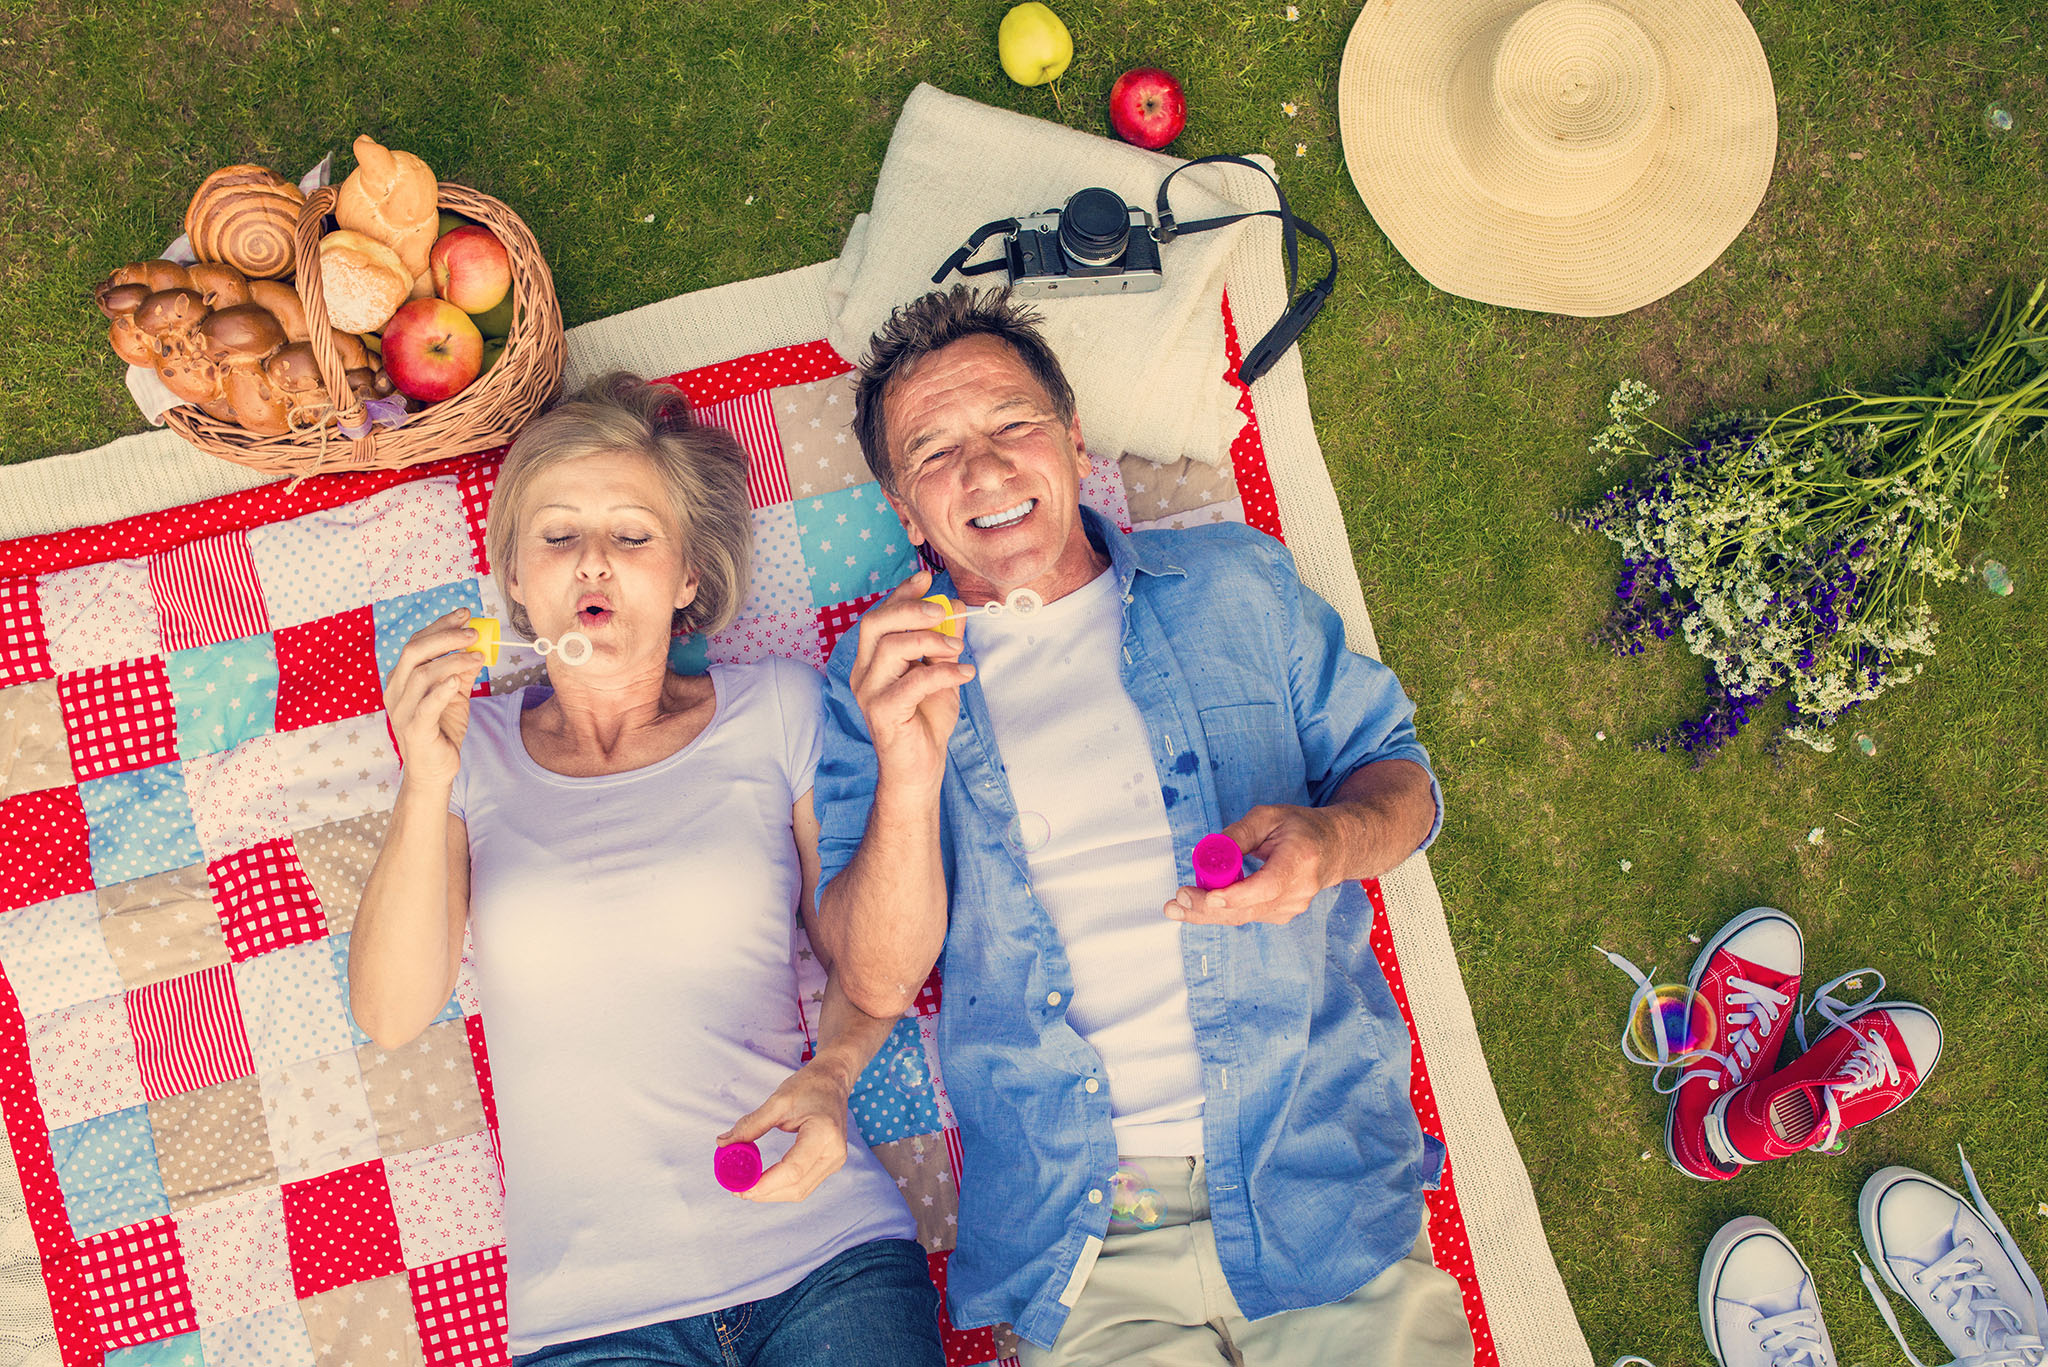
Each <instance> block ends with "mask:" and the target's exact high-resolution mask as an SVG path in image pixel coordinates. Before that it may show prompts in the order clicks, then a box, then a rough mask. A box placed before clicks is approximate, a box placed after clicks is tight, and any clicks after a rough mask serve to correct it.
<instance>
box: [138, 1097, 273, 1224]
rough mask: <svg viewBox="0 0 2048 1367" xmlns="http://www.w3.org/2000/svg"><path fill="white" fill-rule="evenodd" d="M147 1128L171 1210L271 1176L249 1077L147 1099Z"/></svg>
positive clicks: (259, 1106)
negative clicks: (151, 1135)
mask: <svg viewBox="0 0 2048 1367" xmlns="http://www.w3.org/2000/svg"><path fill="white" fill-rule="evenodd" d="M149 1127H150V1129H151V1130H153V1131H154V1132H155V1134H156V1161H157V1167H158V1169H159V1170H160V1171H161V1172H162V1173H163V1179H164V1194H165V1195H166V1196H168V1197H169V1198H170V1201H171V1209H172V1210H183V1209H184V1208H185V1207H186V1206H194V1205H198V1204H199V1203H201V1202H202V1201H213V1200H218V1199H219V1198H221V1197H223V1196H229V1195H232V1194H234V1193H235V1192H238V1191H244V1190H247V1189H248V1188H250V1187H255V1186H265V1185H268V1184H270V1183H273V1182H275V1181H277V1163H276V1161H275V1160H274V1159H273V1158H272V1157H271V1153H270V1133H269V1130H268V1128H267V1127H266V1126H265V1125H264V1122H263V1090H262V1087H261V1085H260V1084H259V1083H258V1082H257V1081H256V1079H255V1078H253V1077H243V1078H236V1079H235V1080H234V1081H233V1082H223V1083H221V1084H219V1085H218V1086H214V1087H202V1088H200V1089H199V1090H198V1091H196V1092H180V1093H179V1094H178V1095H176V1096H168V1097H165V1098H163V1099H162V1100H160V1101H152V1102H150V1103H149Z"/></svg>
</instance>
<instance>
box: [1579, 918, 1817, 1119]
mask: <svg viewBox="0 0 2048 1367" xmlns="http://www.w3.org/2000/svg"><path fill="white" fill-rule="evenodd" d="M1593 948H1594V949H1596V950H1599V951H1600V953H1601V954H1603V955H1605V956H1606V958H1607V961H1608V962H1609V963H1611V964H1613V965H1614V966H1615V967H1616V968H1618V969H1620V970H1621V971H1622V972H1624V973H1626V974H1628V976H1629V977H1630V978H1632V979H1634V980H1635V984H1636V991H1635V995H1634V996H1632V997H1630V998H1629V1003H1628V1017H1627V1019H1628V1020H1630V1021H1633V1020H1635V1018H1636V1012H1637V1011H1638V1010H1639V1009H1640V1008H1641V1007H1642V1004H1643V1001H1644V999H1645V998H1647V997H1649V996H1650V994H1651V993H1653V992H1655V991H1656V990H1657V987H1656V984H1655V983H1654V982H1653V981H1652V979H1653V978H1654V977H1655V975H1656V972H1657V970H1656V968H1654V967H1652V968H1651V969H1650V971H1649V972H1648V973H1644V972H1643V971H1642V970H1641V969H1639V968H1637V967H1636V966H1635V965H1634V964H1632V963H1630V962H1629V961H1628V960H1627V959H1624V958H1623V957H1622V956H1621V955H1619V954H1616V953H1614V952H1612V951H1611V950H1607V949H1602V948H1601V947H1600V946H1599V945H1594V946H1593ZM1838 981H1839V980H1838ZM1833 985H1834V984H1832V983H1830V984H1829V986H1831V987H1832V986H1833ZM1727 986H1728V992H1727V996H1726V997H1725V998H1723V1001H1724V1002H1725V1004H1726V1005H1727V1006H1729V1007H1731V1008H1733V1009H1732V1010H1731V1011H1730V1012H1729V1014H1728V1026H1729V1030H1730V1035H1729V1039H1728V1052H1727V1053H1722V1052H1720V1051H1719V1050H1713V1049H1709V1050H1707V1051H1706V1052H1704V1053H1698V1054H1688V1055H1685V1056H1683V1057H1677V1056H1674V1055H1673V1054H1672V1052H1671V1041H1670V1040H1669V1039H1668V1038H1666V1036H1665V1034H1664V1018H1663V1017H1662V1016H1660V1015H1658V1014H1656V1013H1655V1012H1652V1013H1651V1016H1650V1024H1651V1029H1652V1031H1653V1032H1654V1035H1655V1038H1656V1042H1657V1055H1656V1057H1654V1058H1652V1057H1650V1056H1648V1055H1646V1054H1644V1053H1643V1052H1642V1051H1641V1050H1640V1049H1638V1048H1636V1045H1635V1041H1634V1040H1633V1039H1632V1038H1630V1036H1631V1034H1632V1033H1633V1032H1632V1031H1631V1030H1630V1029H1629V1027H1628V1026H1627V1025H1623V1026H1622V1028H1621V1053H1622V1057H1624V1058H1626V1059H1627V1060H1628V1061H1629V1062H1631V1063H1640V1064H1642V1065H1643V1066H1644V1067H1646V1068H1651V1069H1654V1070H1655V1076H1654V1078H1653V1079H1652V1080H1651V1083H1650V1085H1651V1087H1652V1088H1654V1089H1655V1090H1656V1092H1657V1093H1658V1094H1659V1095H1661V1096H1669V1095H1670V1094H1671V1093H1673V1092H1675V1091H1677V1090H1678V1089H1679V1088H1680V1087H1683V1086H1684V1085H1685V1084H1686V1083H1688V1082H1691V1081H1692V1080H1694V1079H1695V1078H1705V1079H1707V1080H1708V1081H1709V1082H1715V1083H1718V1082H1719V1081H1720V1080H1721V1074H1720V1073H1718V1072H1716V1071H1715V1070H1714V1069H1713V1068H1712V1067H1701V1066H1700V1065H1702V1064H1718V1065H1719V1066H1720V1068H1721V1069H1722V1070H1723V1071H1725V1072H1726V1074H1727V1078H1728V1081H1730V1082H1740V1081H1741V1080H1742V1075H1743V1073H1744V1072H1745V1071H1747V1069H1748V1068H1749V1065H1750V1062H1751V1060H1752V1059H1754V1058H1755V1057H1756V1054H1757V1051H1758V1049H1760V1048H1761V1047H1762V1039H1761V1035H1768V1034H1769V1033H1770V1032H1771V1028H1772V1027H1773V1026H1774V1025H1775V1024H1776V1023H1777V1020H1778V1017H1779V1015H1781V1014H1782V1013H1783V1012H1784V1009H1785V1007H1786V1006H1787V1005H1788V1004H1789V1003H1790V1002H1791V1000H1792V998H1791V997H1790V996H1788V995H1786V994H1785V993H1783V992H1780V991H1778V990H1777V989H1775V988H1771V987H1766V986H1764V985H1763V984H1762V983H1754V982H1751V981H1749V980H1748V979H1747V978H1737V977H1730V978H1729V979H1728V984H1727ZM1759 1027H1761V1033H1760V1032H1759ZM1674 1067H1676V1068H1683V1069H1685V1070H1686V1071H1684V1072H1681V1073H1679V1075H1678V1077H1677V1078H1676V1080H1674V1081H1673V1082H1672V1083H1671V1085H1670V1086H1668V1087H1667V1086H1665V1085H1664V1078H1665V1076H1666V1074H1667V1072H1668V1070H1669V1069H1671V1068H1674Z"/></svg>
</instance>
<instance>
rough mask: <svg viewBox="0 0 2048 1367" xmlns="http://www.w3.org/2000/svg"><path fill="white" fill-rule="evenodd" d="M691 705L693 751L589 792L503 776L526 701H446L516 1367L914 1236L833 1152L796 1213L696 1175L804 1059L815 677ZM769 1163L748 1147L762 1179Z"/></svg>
mask: <svg viewBox="0 0 2048 1367" xmlns="http://www.w3.org/2000/svg"><path fill="white" fill-rule="evenodd" d="M711 682H712V686H713V689H714V691H715V693H716V696H717V704H716V710H715V711H714V713H713V715H712V719H711V722H710V724H709V725H708V726H706V727H705V729H704V731H703V733H702V734H701V735H699V736H698V737H697V738H696V739H695V740H693V741H691V742H690V743H689V744H688V745H687V746H685V747H684V748H683V749H681V750H679V751H678V752H676V753H675V754H673V755H671V756H669V757H668V758H667V759H664V760H661V761H659V762H657V763H655V764H650V765H648V766H647V767H645V768H642V769H635V770H632V771H631V772H628V773H623V774H608V775H605V776H603V777H599V778H568V777H565V776H563V775H561V774H555V773H550V772H549V771H547V770H545V769H543V768H541V767H540V765H538V764H536V763H535V762H534V760H533V758H532V756H530V755H529V754H528V753H527V751H526V745H525V742H524V741H523V740H522V739H521V737H520V732H519V715H520V712H521V711H522V710H523V708H524V707H526V706H531V705H533V704H534V703H537V702H539V701H540V700H541V699H543V698H545V697H546V696H547V694H546V691H545V689H542V688H529V689H526V690H523V691H522V692H520V693H515V694H511V695H509V696H506V697H498V698H478V699H476V700H475V701H474V702H472V703H471V704H470V724H469V733H468V736H467V737H466V738H465V740H464V742H463V747H462V769H461V773H460V775H459V776H458V777H457V779H456V781H455V788H454V794H453V796H452V797H451V798H450V801H449V810H450V811H452V812H453V813H454V814H455V815H457V816H460V817H462V818H464V820H465V821H467V823H468V826H469V857H470V922H471V927H472V931H473V934H474V936H475V943H476V953H477V970H478V989H479V992H480V994H481V996H482V999H483V1004H484V1019H485V1021H486V1022H487V1026H486V1028H487V1031H488V1035H489V1042H490V1051H491V1071H492V1075H493V1081H494V1083H495V1085H496V1089H497V1104H498V1119H499V1130H500V1140H501V1144H502V1147H503V1151H504V1161H505V1232H506V1272H507V1280H508V1287H507V1308H508V1311H509V1315H510V1320H511V1349H512V1351H513V1352H514V1353H528V1352H532V1351H534V1350H535V1349H537V1348H541V1347H544V1346H546V1345H548V1344H551V1343H565V1342H571V1341H574V1340H577V1339H584V1338H590V1337H593V1336H595V1335H599V1334H607V1333H612V1332H615V1331H617V1330H621V1329H630V1328H635V1327H638V1326H641V1325H647V1324H657V1323H661V1322H663V1321H666V1320H672V1319H678V1318H681V1317H684V1316H688V1315H698V1314H703V1313H705V1312H707V1311H711V1310H718V1309H723V1308H725V1307H728V1306H732V1305H736V1304H739V1303H740V1302H743V1301H752V1300H758V1299H761V1298H762V1297H765V1296H772V1295H775V1294H776V1293H778V1292H781V1291H785V1290H787V1289H788V1288H790V1287H792V1286H794V1285H795V1284H796V1283H797V1282H799V1281H801V1280H803V1278H804V1277H805V1276H807V1275H808V1274H809V1273H810V1272H811V1271H813V1270H814V1269H815V1268H817V1267H818V1266H819V1265H821V1264H822V1263H824V1262H826V1261H827V1260H829V1259H830V1258H832V1257H833V1256H835V1255H836V1254H838V1253H840V1252H843V1251H844V1250H846V1249H848V1248H851V1247H853V1246H855V1245H857V1244H860V1243H864V1242H866V1241H868V1240H871V1239H880V1238H913V1237H915V1234H914V1226H913V1224H912V1222H911V1219H910V1213H909V1211H908V1210H906V1209H905V1208H904V1205H903V1200H902V1198H901V1196H899V1195H898V1194H897V1191H896V1185H895V1183H894V1181H893V1180H891V1179H890V1177H889V1176H888V1175H887V1174H886V1173H885V1172H884V1171H883V1170H882V1167H881V1165H880V1164H879V1163H878V1162H876V1161H875V1157H874V1155H873V1154H872V1153H870V1152H869V1151H868V1148H867V1146H866V1145H865V1144H863V1143H861V1142H860V1139H859V1137H858V1136H857V1135H855V1136H853V1137H852V1140H851V1142H850V1143H849V1144H848V1146H847V1149H848V1151H847V1155H846V1166H845V1167H844V1168H842V1169H841V1170H840V1171H839V1172H837V1173H835V1174H834V1175H833V1176H832V1177H831V1178H829V1179H827V1181H826V1182H825V1184H824V1185H823V1186H821V1187H820V1188H819V1189H818V1190H817V1192H816V1193H814V1194H813V1195H812V1196H811V1197H810V1199H809V1200H807V1201H803V1202H799V1203H796V1204H767V1205H756V1204H754V1203H752V1202H748V1201H742V1200H740V1199H739V1198H738V1197H736V1196H733V1195H732V1194H731V1193H729V1192H727V1191H725V1190H724V1189H722V1188H721V1187H720V1186H719V1185H718V1183H717V1182H716V1180H715V1179H714V1178H713V1176H712V1169H711V1155H712V1151H713V1149H714V1148H715V1147H716V1143H715V1137H716V1136H717V1135H718V1134H720V1133H721V1132H723V1131H724V1130H725V1129H726V1128H727V1127H729V1126H730V1125H731V1124H732V1123H733V1122H734V1121H735V1120H738V1119H739V1118H740V1117H741V1116H743V1115H745V1114H746V1113H747V1112H748V1111H750V1110H752V1109H754V1107H756V1106H758V1105H760V1104H761V1103H762V1102H763V1101H765V1100H767V1099H768V1096H769V1094H770V1093H772V1092H773V1091H774V1090H775V1089H776V1088H777V1087H778V1086H780V1085H781V1084H782V1082H783V1081H784V1080H785V1079H786V1078H787V1077H788V1076H789V1075H790V1073H791V1072H793V1071H794V1070H795V1069H796V1068H797V1067H798V1065H799V1061H800V1059H801V1057H802V1054H803V1047H804V1036H803V1030H802V1026H801V1023H800V1021H799V1019H798V1015H797V985H796V969H795V964H794V961H793V953H794V945H793V942H792V934H793V929H794V926H795V924H796V909H797V903H798V899H799V897H800V896H801V889H802V878H801V872H800V870H799V867H798V864H797V858H796V845H795V839H794V837H793V836H792V835H791V832H790V809H791V808H792V807H793V806H794V805H795V803H796V799H797V798H798V797H800V796H801V795H802V794H804V793H806V792H808V791H809V790H810V788H811V779H812V774H813V771H814V770H815V769H816V767H817V762H818V747H819V733H818V718H819V692H820V680H819V678H818V676H817V674H816V673H815V672H813V671H812V670H810V669H808V668H806V667H805V666H803V665H800V664H796V663H793V662H791V661H788V660H780V659H775V660H764V661H762V662H761V663H759V664H752V665H727V666H714V667H713V668H712V671H711ZM789 1143H790V1139H789V1137H788V1136H786V1135H783V1134H780V1133H779V1132H771V1133H770V1135H769V1136H767V1137H764V1138H763V1139H762V1140H761V1149H762V1157H763V1159H764V1161H766V1162H771V1163H772V1162H773V1161H775V1159H776V1158H778V1157H780V1156H781V1154H782V1152H783V1151H784V1150H786V1149H787V1147H788V1145H789Z"/></svg>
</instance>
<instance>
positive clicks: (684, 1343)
mask: <svg viewBox="0 0 2048 1367" xmlns="http://www.w3.org/2000/svg"><path fill="white" fill-rule="evenodd" d="M945 1361H946V1359H945V1354H944V1353H943V1352H942V1351H941V1350H940V1348H939V1296H938V1293H937V1292H936V1291H934V1290H933V1289H932V1281H931V1273H930V1268H929V1264H927V1263H926V1261H925V1256H924V1250H923V1249H922V1248H920V1247H918V1245H916V1244H914V1243H912V1242H911V1241H910V1240H908V1239H876V1240H873V1241H872V1242H870V1243H865V1244H859V1245H856V1246H855V1247H853V1248H849V1249H847V1250H846V1251H845V1252H844V1253H841V1254H839V1255H838V1256H837V1257H835V1258H833V1259H831V1260H830V1261H828V1262H826V1263H825V1264H824V1265H823V1266H822V1267H819V1268H818V1269H817V1270H816V1271H814V1272H812V1273H811V1275H810V1276H808V1277H805V1278H804V1279H803V1280H802V1281H800V1282H798V1283H797V1284H796V1285H795V1286H792V1287H791V1288H789V1290H787V1291H784V1292H782V1293H781V1294H780V1295H776V1296H769V1297H768V1298H766V1299H765V1300H758V1301H748V1302H746V1303H745V1304H742V1305H735V1306H733V1307H731V1308H730V1309H726V1310H714V1311H712V1312H711V1313H710V1314H708V1315H692V1316H690V1317H689V1318H688V1319H680V1320H670V1321H668V1322H667V1323H666V1324H650V1325H647V1326H645V1327H644V1328H640V1329H621V1330H620V1331H619V1332H618V1333H616V1334H600V1335H599V1336H598V1337H596V1338H594V1339H579V1340H577V1341H576V1342H574V1343H557V1344H553V1345H550V1346H549V1347H546V1348H542V1349H540V1350H539V1351H537V1352H533V1353H527V1354H524V1355H523V1356H520V1357H517V1358H514V1359H513V1367H535V1365H536V1364H538V1365H539V1367H824V1365H825V1364H828V1363H829V1364H831V1367H945Z"/></svg>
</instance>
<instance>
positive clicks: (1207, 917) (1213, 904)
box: [1166, 806, 1355, 926]
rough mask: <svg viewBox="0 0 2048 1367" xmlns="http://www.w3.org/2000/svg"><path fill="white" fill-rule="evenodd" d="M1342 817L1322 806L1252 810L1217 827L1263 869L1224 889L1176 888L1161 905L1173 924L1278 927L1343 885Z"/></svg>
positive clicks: (1345, 843)
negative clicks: (1264, 923)
mask: <svg viewBox="0 0 2048 1367" xmlns="http://www.w3.org/2000/svg"><path fill="white" fill-rule="evenodd" d="M1351 826H1352V822H1351V820H1350V818H1349V815H1348V814H1340V813H1338V812H1336V811H1333V810H1330V809H1328V808H1322V807H1283V806H1269V807H1254V808H1252V809H1251V810H1250V811H1249V812H1246V813H1245V815H1244V819H1243V820H1242V821H1238V822H1234V823H1232V824H1231V825H1229V826H1226V827H1224V828H1223V834H1224V835H1227V836H1229V837H1230V838H1231V839H1232V840H1235V841H1236V842H1237V847H1238V848H1239V849H1241V850H1243V851H1244V852H1245V857H1246V858H1247V859H1257V860H1260V861H1261V862H1262V863H1263V865H1264V867H1262V868H1260V869H1259V870H1258V871H1257V872H1255V873H1251V874H1247V875H1246V876H1245V877H1244V878H1242V879H1240V880H1239V881H1237V882H1235V883H1232V884H1231V885H1230V886H1229V887H1227V888H1216V889H1214V890H1213V891H1205V890H1204V889H1202V888H1182V889H1181V890H1180V892H1179V893H1178V894H1177V895H1176V896H1175V897H1174V899H1173V900H1172V901H1171V902H1168V903H1167V904H1166V914H1167V916H1168V917H1169V918H1170V919H1172V920H1175V921H1193V922H1196V923H1198V924H1204V925H1225V926H1241V925H1244V924H1246V923H1248V922H1251V921H1270V922H1272V923H1273V924H1275V925H1282V924H1285V923H1286V922H1288V921H1292V920H1293V919H1294V918H1295V917H1297V916H1299V915H1301V913H1303V912H1304V911H1307V910H1308V904H1309V903H1310V902H1312V901H1314V900H1315V896H1316V894H1317V893H1319V892H1321V891H1322V890H1323V889H1324V888H1327V887H1330V886H1332V885H1333V884H1336V883H1340V882H1342V881H1344V879H1343V872H1342V870H1343V868H1344V867H1345V864H1346V862H1347V855H1348V854H1349V853H1350V850H1351V846H1352V841H1353V840H1354V838H1355V837H1354V834H1353V832H1352V830H1351Z"/></svg>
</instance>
